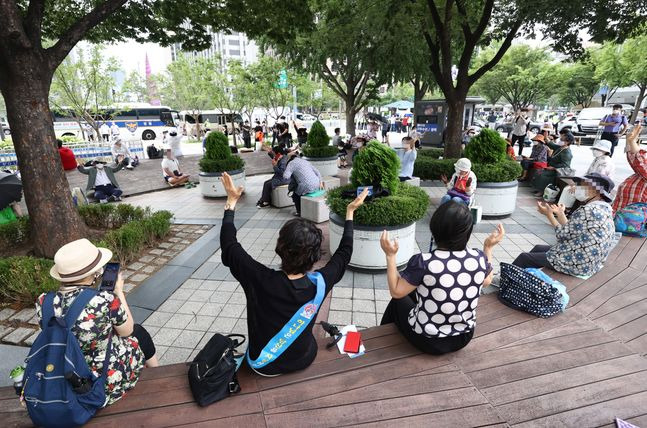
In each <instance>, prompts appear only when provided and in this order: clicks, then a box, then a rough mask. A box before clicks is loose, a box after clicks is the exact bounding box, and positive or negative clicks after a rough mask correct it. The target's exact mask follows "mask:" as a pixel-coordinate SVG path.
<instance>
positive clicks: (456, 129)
mask: <svg viewBox="0 0 647 428" xmlns="http://www.w3.org/2000/svg"><path fill="white" fill-rule="evenodd" d="M452 98H454V99H451V100H450V99H449V97H447V106H448V110H447V126H446V127H445V138H444V142H445V153H444V157H445V159H455V158H460V157H461V140H462V132H463V114H464V113H465V96H454V97H452Z"/></svg>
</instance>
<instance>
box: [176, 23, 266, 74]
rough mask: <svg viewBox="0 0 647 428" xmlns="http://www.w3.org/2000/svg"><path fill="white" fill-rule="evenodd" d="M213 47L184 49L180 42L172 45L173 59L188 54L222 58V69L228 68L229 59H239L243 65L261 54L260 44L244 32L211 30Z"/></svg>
mask: <svg viewBox="0 0 647 428" xmlns="http://www.w3.org/2000/svg"><path fill="white" fill-rule="evenodd" d="M209 34H210V36H211V47H209V48H208V49H205V50H203V51H183V50H182V47H181V45H180V44H179V43H176V44H174V45H172V46H171V59H172V60H173V61H175V60H177V58H178V57H179V55H181V54H183V53H184V54H188V55H192V56H194V57H196V58H220V66H221V68H222V70H223V71H224V70H226V69H227V64H228V63H229V61H232V60H238V61H240V62H241V63H242V64H243V65H247V64H251V63H254V62H256V61H257V59H258V55H259V48H258V45H257V44H256V43H255V42H254V41H253V40H250V39H248V38H247V35H245V34H244V33H238V32H232V33H224V32H211V31H210V32H209Z"/></svg>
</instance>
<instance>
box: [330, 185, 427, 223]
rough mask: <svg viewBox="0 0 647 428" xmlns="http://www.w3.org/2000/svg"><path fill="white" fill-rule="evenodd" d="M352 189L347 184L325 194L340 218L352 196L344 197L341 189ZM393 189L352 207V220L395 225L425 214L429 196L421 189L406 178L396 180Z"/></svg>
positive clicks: (352, 187) (331, 207)
mask: <svg viewBox="0 0 647 428" xmlns="http://www.w3.org/2000/svg"><path fill="white" fill-rule="evenodd" d="M354 189H355V187H354V186H353V185H350V184H349V185H346V186H342V187H338V188H336V189H333V190H330V191H329V192H328V197H327V203H328V206H329V207H330V210H331V211H332V212H334V213H335V214H337V215H339V216H341V217H342V218H343V217H344V216H345V215H346V207H347V206H348V204H349V203H350V202H351V201H352V200H353V198H344V197H343V192H344V191H348V190H354ZM395 190H396V191H395V192H394V194H392V195H391V196H387V197H384V198H376V199H374V200H370V201H366V202H364V205H362V206H361V207H359V208H358V209H357V211H355V222H356V223H357V224H361V225H363V226H399V225H405V224H410V223H413V222H415V221H417V220H420V219H421V218H422V217H424V216H425V214H426V212H427V207H428V206H429V196H428V195H427V193H426V192H425V191H424V190H422V189H420V188H419V187H414V186H411V185H410V184H407V183H406V182H404V183H400V182H398V183H397V186H396V189H395Z"/></svg>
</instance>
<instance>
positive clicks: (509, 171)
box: [472, 160, 522, 186]
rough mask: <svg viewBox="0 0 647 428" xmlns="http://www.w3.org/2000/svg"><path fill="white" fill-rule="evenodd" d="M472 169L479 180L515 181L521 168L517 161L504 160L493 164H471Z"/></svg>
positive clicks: (484, 181)
mask: <svg viewBox="0 0 647 428" xmlns="http://www.w3.org/2000/svg"><path fill="white" fill-rule="evenodd" d="M472 171H474V174H475V175H476V179H477V180H478V181H479V182H482V183H505V182H508V181H516V180H517V178H519V176H520V175H521V172H522V169H521V165H519V163H518V162H515V161H513V160H504V161H503V162H499V163H495V164H483V163H475V164H472ZM477 186H478V185H477Z"/></svg>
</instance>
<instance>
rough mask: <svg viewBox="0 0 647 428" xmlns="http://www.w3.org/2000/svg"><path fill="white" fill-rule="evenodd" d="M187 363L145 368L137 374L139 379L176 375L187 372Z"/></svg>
mask: <svg viewBox="0 0 647 428" xmlns="http://www.w3.org/2000/svg"><path fill="white" fill-rule="evenodd" d="M188 372H189V365H188V364H187V363H178V364H170V365H168V366H161V367H155V368H145V369H144V370H142V372H141V374H140V375H139V380H150V379H159V378H162V377H170V376H178V375H181V374H187V373H188Z"/></svg>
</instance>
